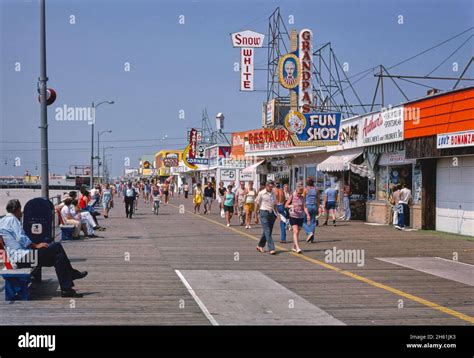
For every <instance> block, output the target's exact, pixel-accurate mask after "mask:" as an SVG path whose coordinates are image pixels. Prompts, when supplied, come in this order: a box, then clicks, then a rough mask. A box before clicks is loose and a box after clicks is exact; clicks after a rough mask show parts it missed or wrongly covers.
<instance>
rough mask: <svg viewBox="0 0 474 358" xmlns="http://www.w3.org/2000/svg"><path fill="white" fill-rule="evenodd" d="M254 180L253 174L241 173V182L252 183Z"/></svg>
mask: <svg viewBox="0 0 474 358" xmlns="http://www.w3.org/2000/svg"><path fill="white" fill-rule="evenodd" d="M251 180H253V173H244V172H243V171H242V170H241V171H240V173H239V181H251Z"/></svg>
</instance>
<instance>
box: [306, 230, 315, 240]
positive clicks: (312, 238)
mask: <svg viewBox="0 0 474 358" xmlns="http://www.w3.org/2000/svg"><path fill="white" fill-rule="evenodd" d="M313 240H314V233H312V232H310V233H309V234H308V237H307V238H306V242H313Z"/></svg>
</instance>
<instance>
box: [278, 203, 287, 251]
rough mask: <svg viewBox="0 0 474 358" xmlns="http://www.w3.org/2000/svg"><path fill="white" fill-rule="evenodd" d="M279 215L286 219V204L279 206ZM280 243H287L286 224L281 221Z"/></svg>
mask: <svg viewBox="0 0 474 358" xmlns="http://www.w3.org/2000/svg"><path fill="white" fill-rule="evenodd" d="M277 209H278V213H279V214H281V215H283V216H284V217H285V218H286V211H285V205H284V204H278V205H277ZM280 241H285V242H286V223H284V222H283V221H281V220H280Z"/></svg>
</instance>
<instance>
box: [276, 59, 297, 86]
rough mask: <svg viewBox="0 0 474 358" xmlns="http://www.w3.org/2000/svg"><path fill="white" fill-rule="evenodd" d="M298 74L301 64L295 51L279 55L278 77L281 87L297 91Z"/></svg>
mask: <svg viewBox="0 0 474 358" xmlns="http://www.w3.org/2000/svg"><path fill="white" fill-rule="evenodd" d="M300 75H301V65H300V60H299V58H298V55H297V51H295V52H292V53H289V54H286V55H285V56H283V57H280V60H279V61H278V78H279V80H280V84H281V85H282V86H283V87H285V88H287V89H292V90H295V91H297V87H298V85H299V83H300Z"/></svg>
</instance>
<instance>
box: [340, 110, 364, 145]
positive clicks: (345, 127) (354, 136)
mask: <svg viewBox="0 0 474 358" xmlns="http://www.w3.org/2000/svg"><path fill="white" fill-rule="evenodd" d="M360 119H361V117H360V116H357V117H353V118H350V119H348V120H345V121H343V122H342V123H341V129H340V130H339V144H340V145H341V146H342V149H348V148H357V147H362V131H361V130H360Z"/></svg>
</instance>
